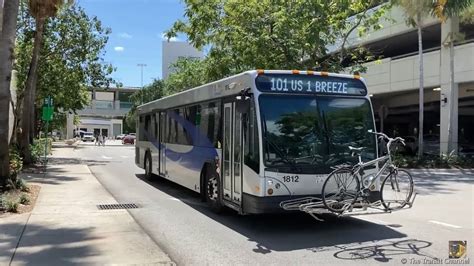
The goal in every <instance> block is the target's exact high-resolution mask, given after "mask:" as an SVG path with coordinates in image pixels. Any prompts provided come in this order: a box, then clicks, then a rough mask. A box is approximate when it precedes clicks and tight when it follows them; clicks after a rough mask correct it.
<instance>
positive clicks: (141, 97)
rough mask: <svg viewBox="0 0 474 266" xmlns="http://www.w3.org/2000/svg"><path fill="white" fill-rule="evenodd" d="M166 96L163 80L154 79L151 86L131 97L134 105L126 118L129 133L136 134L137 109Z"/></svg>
mask: <svg viewBox="0 0 474 266" xmlns="http://www.w3.org/2000/svg"><path fill="white" fill-rule="evenodd" d="M163 96H165V83H164V81H163V80H160V79H154V80H153V82H152V83H151V84H149V85H146V86H144V87H143V88H142V89H141V90H138V91H137V92H135V93H134V94H132V95H131V96H130V102H131V103H132V104H133V105H132V108H131V109H130V111H129V112H128V113H127V115H126V117H125V127H126V129H127V130H124V131H128V132H135V127H136V121H137V118H136V109H137V107H138V106H139V105H141V104H143V103H147V102H151V101H153V100H156V99H160V98H161V97H163Z"/></svg>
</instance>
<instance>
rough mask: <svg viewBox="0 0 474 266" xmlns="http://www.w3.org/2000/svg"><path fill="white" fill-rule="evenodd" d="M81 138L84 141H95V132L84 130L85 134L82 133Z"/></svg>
mask: <svg viewBox="0 0 474 266" xmlns="http://www.w3.org/2000/svg"><path fill="white" fill-rule="evenodd" d="M81 140H82V141H84V142H86V141H91V142H94V141H95V137H94V133H92V132H84V134H83V135H82V138H81Z"/></svg>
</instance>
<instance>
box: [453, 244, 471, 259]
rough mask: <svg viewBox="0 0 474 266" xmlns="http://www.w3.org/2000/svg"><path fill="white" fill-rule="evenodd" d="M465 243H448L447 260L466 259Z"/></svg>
mask: <svg viewBox="0 0 474 266" xmlns="http://www.w3.org/2000/svg"><path fill="white" fill-rule="evenodd" d="M466 253H467V241H459V240H457V241H449V258H450V259H460V258H464V257H466Z"/></svg>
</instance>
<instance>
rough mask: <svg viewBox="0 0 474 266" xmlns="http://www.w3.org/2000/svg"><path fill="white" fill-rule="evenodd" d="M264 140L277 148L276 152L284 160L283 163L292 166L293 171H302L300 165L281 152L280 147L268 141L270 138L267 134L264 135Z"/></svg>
mask: <svg viewBox="0 0 474 266" xmlns="http://www.w3.org/2000/svg"><path fill="white" fill-rule="evenodd" d="M263 138H264V139H265V141H266V142H267V143H268V144H270V145H271V146H273V148H275V151H276V152H277V153H278V155H279V156H280V159H282V160H283V161H285V162H286V163H288V164H289V165H290V166H292V168H293V169H295V170H298V171H299V170H301V169H300V168H298V165H297V164H296V163H295V162H294V161H293V160H291V159H289V158H288V157H287V156H286V155H285V154H284V153H283V151H282V150H281V148H280V147H278V145H276V144H275V143H273V142H272V141H270V140H269V139H268V137H267V136H266V134H264V135H263Z"/></svg>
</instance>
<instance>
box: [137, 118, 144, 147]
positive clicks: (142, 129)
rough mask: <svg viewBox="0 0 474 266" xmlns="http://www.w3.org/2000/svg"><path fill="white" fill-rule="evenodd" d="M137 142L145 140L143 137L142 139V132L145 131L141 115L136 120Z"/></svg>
mask: <svg viewBox="0 0 474 266" xmlns="http://www.w3.org/2000/svg"><path fill="white" fill-rule="evenodd" d="M138 126H139V127H138V140H140V141H143V140H145V137H144V135H145V134H144V130H145V118H144V116H143V115H141V116H140V117H139V118H138Z"/></svg>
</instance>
